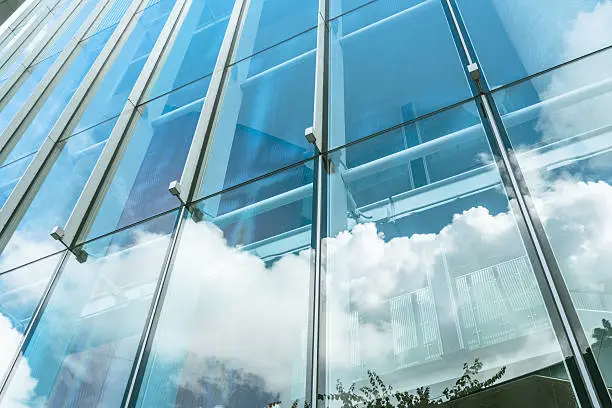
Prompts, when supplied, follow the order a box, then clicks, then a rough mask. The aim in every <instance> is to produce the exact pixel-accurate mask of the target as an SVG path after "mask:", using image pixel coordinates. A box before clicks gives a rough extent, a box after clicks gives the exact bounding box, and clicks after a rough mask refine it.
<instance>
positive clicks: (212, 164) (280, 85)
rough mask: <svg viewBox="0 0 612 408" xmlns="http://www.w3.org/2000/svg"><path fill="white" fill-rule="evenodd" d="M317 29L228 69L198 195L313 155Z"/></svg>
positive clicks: (212, 191) (215, 190) (208, 193)
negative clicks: (310, 130) (310, 134)
mask: <svg viewBox="0 0 612 408" xmlns="http://www.w3.org/2000/svg"><path fill="white" fill-rule="evenodd" d="M315 49H316V29H313V30H311V31H309V32H307V33H305V34H303V35H301V36H300V37H297V38H295V39H293V40H291V41H287V42H284V43H282V44H280V45H278V46H276V47H274V48H271V49H269V50H266V51H265V52H262V53H260V54H257V55H256V56H254V57H252V58H248V59H246V60H244V61H241V62H239V63H237V64H235V65H233V66H231V67H229V68H228V69H229V71H230V72H229V73H228V83H227V86H226V89H225V90H224V92H225V93H224V96H223V105H222V106H221V108H220V113H219V118H218V120H217V124H216V129H215V131H214V139H213V141H212V148H211V152H210V157H211V160H210V161H209V162H208V163H207V167H206V171H205V173H204V181H203V184H202V190H201V192H200V197H203V196H206V195H210V194H213V193H216V192H218V191H221V190H222V189H226V188H229V187H231V186H234V185H237V184H239V183H242V182H244V181H247V180H250V179H253V178H255V177H258V176H261V175H264V174H266V173H269V172H271V171H274V170H278V169H280V168H283V167H285V166H288V165H291V164H293V163H296V162H299V161H300V160H304V159H307V158H308V157H311V156H312V155H313V154H314V152H313V148H312V145H310V144H309V143H308V142H307V141H306V138H305V137H304V130H305V129H306V128H307V127H310V126H312V117H313V108H314V77H315Z"/></svg>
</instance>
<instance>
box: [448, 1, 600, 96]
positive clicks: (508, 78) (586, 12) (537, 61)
mask: <svg viewBox="0 0 612 408" xmlns="http://www.w3.org/2000/svg"><path fill="white" fill-rule="evenodd" d="M457 4H458V6H459V10H460V13H461V16H462V17H463V20H464V22H465V25H466V27H467V31H468V34H469V36H470V38H471V40H472V43H473V45H474V48H475V51H476V55H477V56H478V59H479V62H480V64H481V65H482V69H483V74H484V77H485V78H486V81H487V84H488V85H489V87H490V88H496V87H498V86H500V85H504V84H507V83H509V82H512V81H515V80H517V79H520V78H524V77H526V76H529V75H532V74H535V73H537V72H540V71H542V70H545V69H548V68H551V67H553V66H555V65H557V64H561V63H563V62H566V61H569V60H572V59H574V58H577V57H580V56H583V55H585V54H587V53H589V52H592V51H596V50H598V49H601V48H604V47H607V46H609V45H611V44H612V32H611V31H610V24H609V21H610V18H611V16H612V4H610V2H609V1H607V0H566V1H563V2H558V1H555V0H539V1H520V0H457Z"/></svg>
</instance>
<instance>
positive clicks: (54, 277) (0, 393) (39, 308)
mask: <svg viewBox="0 0 612 408" xmlns="http://www.w3.org/2000/svg"><path fill="white" fill-rule="evenodd" d="M67 260H68V251H66V252H64V255H62V258H61V260H60V261H59V263H58V265H57V267H56V268H55V270H54V271H53V273H52V274H51V277H50V278H49V283H47V287H46V288H45V291H44V292H43V294H42V296H41V298H40V301H39V302H38V304H37V305H36V309H35V310H34V314H33V315H32V318H31V319H30V322H29V323H28V327H27V328H26V330H25V332H24V334H23V337H22V338H21V341H20V342H19V345H18V347H17V352H16V353H15V355H14V357H13V359H12V360H11V365H10V367H9V369H8V371H7V372H6V374H5V375H4V377H3V378H2V382H0V403H2V399H3V398H4V392H5V391H6V386H7V385H8V383H9V381H10V380H11V378H13V375H14V374H15V370H16V368H17V364H18V363H19V360H20V359H21V357H22V356H23V353H24V352H25V349H26V347H27V346H28V343H29V342H30V340H31V339H32V335H33V333H34V330H35V328H36V326H37V325H38V322H39V320H40V317H41V315H42V313H43V311H44V309H45V307H46V306H47V303H48V302H49V297H50V295H51V293H52V292H53V289H54V288H55V285H56V283H57V281H58V277H59V276H60V274H61V271H62V269H63V267H64V265H65V264H66V261H67Z"/></svg>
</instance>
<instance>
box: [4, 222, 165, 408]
mask: <svg viewBox="0 0 612 408" xmlns="http://www.w3.org/2000/svg"><path fill="white" fill-rule="evenodd" d="M176 216H177V214H176V213H171V214H167V215H165V216H164V217H167V218H171V219H172V220H175V219H176ZM144 225H145V224H142V225H139V226H136V227H134V228H131V229H128V230H124V231H122V232H120V233H117V234H114V235H111V236H107V237H105V238H103V239H101V240H98V241H93V242H91V243H89V244H87V245H85V247H84V248H82V249H84V250H85V251H87V252H88V254H89V257H88V259H87V261H86V262H85V263H79V262H77V261H76V260H75V259H74V257H70V259H69V260H68V261H67V263H66V265H65V266H64V268H63V270H62V272H61V274H60V276H59V277H58V280H57V283H56V285H55V287H54V289H53V292H52V293H51V295H50V297H49V300H48V304H47V306H46V308H45V309H44V311H43V313H42V315H41V317H40V320H39V321H38V323H37V325H36V326H35V328H34V332H33V335H32V338H31V340H30V341H29V342H28V345H27V347H26V349H25V351H24V353H23V356H22V357H21V359H20V360H19V363H18V366H17V367H16V372H17V373H19V372H22V373H23V375H22V377H21V378H19V377H17V376H14V377H13V379H12V380H11V382H10V383H9V384H8V386H7V388H6V389H5V394H4V398H3V399H2V402H1V403H0V406H2V407H13V406H15V405H11V403H12V402H17V401H18V402H19V403H20V404H21V406H36V405H39V404H40V406H48V407H71V406H72V407H118V406H120V405H121V400H122V398H123V394H124V392H125V387H126V383H127V380H128V377H129V374H130V371H131V369H132V364H133V361H134V358H135V355H136V351H137V348H138V344H139V341H140V338H141V335H142V331H143V328H144V324H145V320H146V317H147V314H148V312H149V308H150V304H151V299H152V295H153V293H154V291H155V287H156V285H157V280H158V277H159V273H160V271H161V269H162V263H163V260H164V257H165V254H166V250H167V247H168V244H169V241H170V237H169V235H168V234H150V233H149V234H147V233H144V232H143V231H144V230H145V228H144ZM169 232H170V231H167V233H169ZM24 384H25V385H26V386H29V388H27V389H25V390H24Z"/></svg>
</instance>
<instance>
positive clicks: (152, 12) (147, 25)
mask: <svg viewBox="0 0 612 408" xmlns="http://www.w3.org/2000/svg"><path fill="white" fill-rule="evenodd" d="M175 2H176V0H162V1H160V2H158V3H155V4H154V5H152V6H150V7H148V8H146V9H145V10H143V11H142V12H140V13H139V14H138V15H137V16H136V19H137V22H136V25H135V26H134V28H133V30H132V32H131V33H130V36H129V37H128V39H127V40H126V41H125V43H124V44H123V46H122V47H121V51H120V52H119V54H118V55H117V56H116V58H115V59H114V61H113V63H112V65H111V66H110V68H108V71H107V72H106V74H105V75H104V79H103V80H101V81H98V82H97V83H96V85H95V86H94V88H93V90H92V91H90V94H89V96H88V98H87V101H86V102H85V104H87V108H85V109H84V112H83V113H81V114H80V118H79V120H78V123H77V124H76V125H74V126H75V127H74V129H73V130H72V133H77V132H81V131H82V130H84V129H87V128H89V127H92V126H95V125H97V124H98V123H101V122H102V121H104V120H107V119H110V118H112V117H115V116H117V115H119V113H120V112H121V110H122V109H123V107H124V106H125V104H126V102H127V100H128V96H129V94H130V92H131V91H132V88H133V87H134V84H135V83H136V80H137V79H138V76H139V75H140V72H141V71H142V68H143V66H144V64H145V62H147V58H148V57H149V53H150V52H151V50H152V49H153V46H154V45H155V41H157V38H158V37H159V34H160V32H161V30H162V28H164V24H165V23H166V20H167V19H168V15H169V14H170V11H171V10H172V7H173V6H174V3H175Z"/></svg>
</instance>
